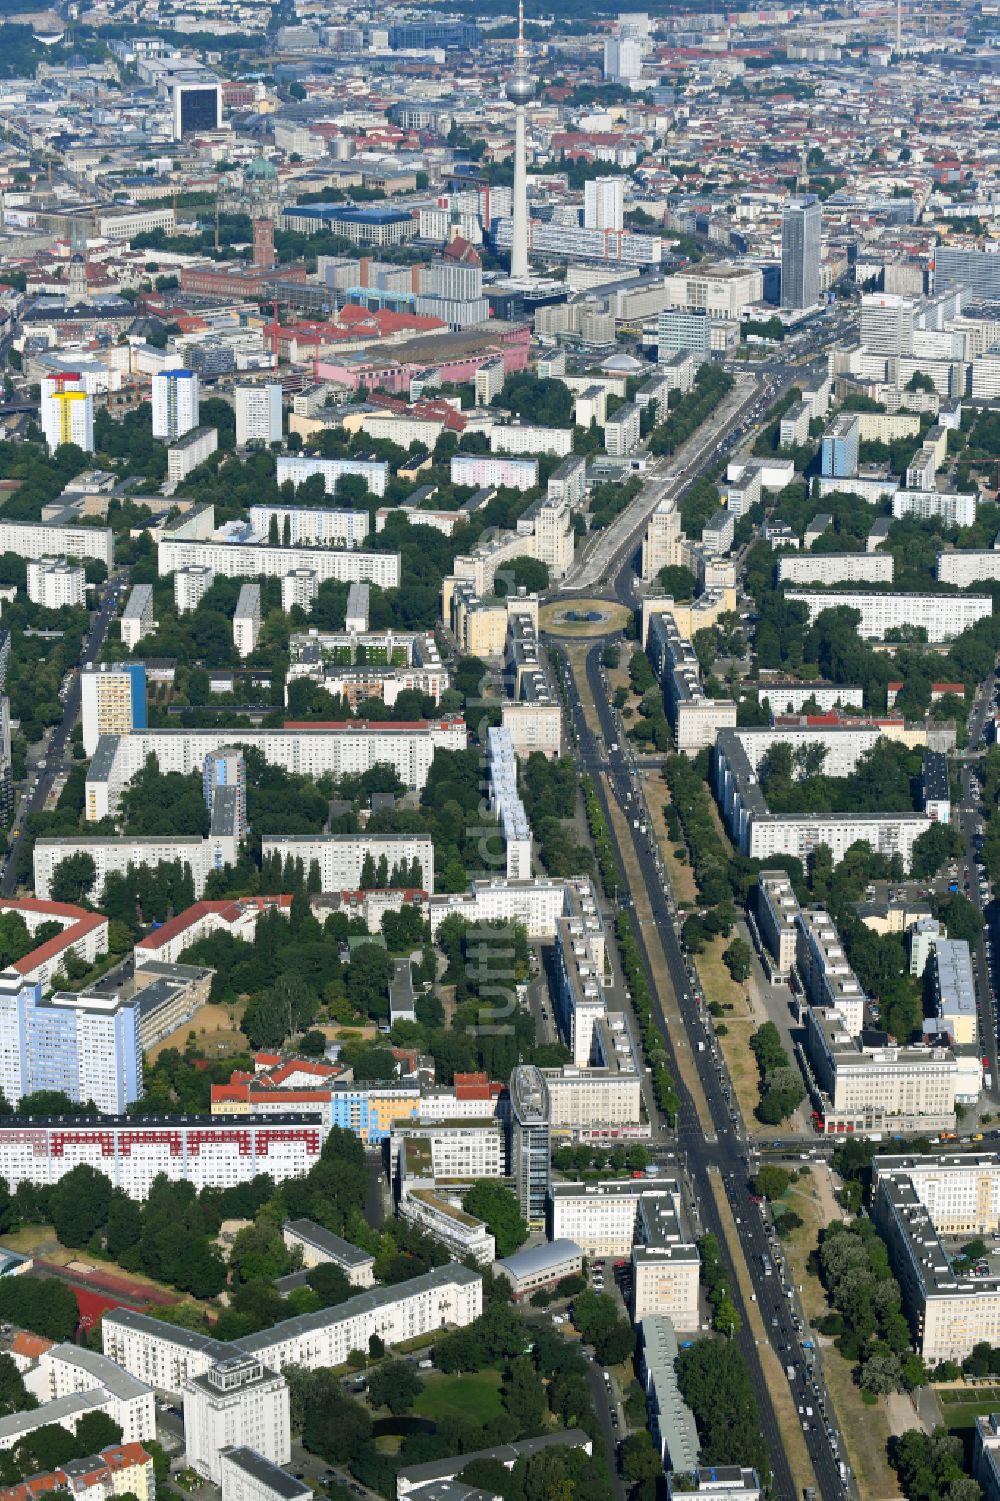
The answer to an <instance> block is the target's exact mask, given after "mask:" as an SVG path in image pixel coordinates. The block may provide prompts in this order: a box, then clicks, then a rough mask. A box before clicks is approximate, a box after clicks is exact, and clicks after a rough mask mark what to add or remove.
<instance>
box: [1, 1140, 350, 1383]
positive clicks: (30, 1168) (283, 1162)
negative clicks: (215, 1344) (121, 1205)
mask: <svg viewBox="0 0 1000 1501" xmlns="http://www.w3.org/2000/svg"><path fill="white" fill-rule="evenodd" d="M322 1146H323V1128H322V1126H321V1124H320V1122H319V1119H318V1118H317V1117H314V1116H312V1115H269V1116H268V1117H267V1118H266V1120H262V1119H260V1118H258V1117H255V1116H245V1115H244V1116H240V1117H239V1119H238V1120H233V1119H231V1118H228V1117H225V1116H219V1117H216V1118H215V1119H213V1118H212V1117H210V1116H203V1115H199V1116H175V1117H173V1118H172V1119H170V1120H167V1119H165V1118H164V1117H152V1118H150V1117H147V1116H141V1115H136V1116H111V1115H105V1116H100V1117H83V1116H75V1117H73V1119H72V1120H70V1119H68V1118H67V1119H66V1120H63V1121H58V1120H57V1121H50V1122H38V1121H31V1122H24V1121H19V1122H17V1124H16V1125H8V1124H4V1125H0V1176H2V1177H3V1178H5V1179H6V1181H7V1183H8V1184H9V1185H10V1188H11V1191H12V1192H13V1190H14V1189H15V1188H16V1187H17V1185H18V1184H19V1183H35V1184H38V1185H40V1186H49V1187H51V1186H52V1184H54V1183H58V1182H59V1180H60V1178H61V1177H62V1176H63V1174H64V1173H68V1172H70V1171H71V1170H72V1169H73V1168H74V1167H76V1166H77V1165H78V1164H79V1163H85V1164H87V1165H88V1166H90V1167H94V1168H96V1169H97V1170H98V1172H101V1173H103V1174H104V1176H105V1177H106V1178H109V1179H110V1180H111V1184H112V1186H113V1187H115V1188H120V1189H122V1190H123V1191H124V1192H125V1193H126V1194H128V1196H129V1198H130V1199H140V1200H142V1199H146V1198H148V1196H149V1190H150V1187H151V1186H152V1182H153V1179H154V1178H155V1177H156V1176H157V1174H159V1173H165V1174H166V1176H167V1177H168V1178H169V1179H170V1180H171V1182H173V1183H179V1182H182V1181H188V1182H191V1183H193V1184H194V1186H195V1188H196V1189H197V1190H199V1191H200V1190H201V1189H203V1188H211V1187H214V1188H235V1187H236V1186H237V1185H239V1184H241V1183H249V1181H250V1180H251V1178H255V1177H256V1176H257V1175H258V1174H260V1173H267V1174H268V1175H269V1176H270V1177H271V1178H273V1179H274V1181H275V1183H279V1182H281V1183H283V1182H284V1180H285V1179H286V1178H301V1177H304V1175H305V1174H306V1173H307V1172H308V1171H309V1169H310V1168H311V1167H313V1166H314V1165H315V1164H316V1163H317V1162H318V1161H319V1155H320V1151H321V1150H322ZM104 1353H105V1355H110V1356H111V1358H112V1360H116V1361H117V1362H118V1364H119V1365H124V1366H125V1369H126V1370H129V1371H131V1373H132V1375H133V1376H138V1377H139V1379H140V1381H149V1384H150V1386H161V1385H162V1384H163V1383H162V1382H161V1381H158V1380H156V1379H155V1378H154V1377H151V1376H148V1375H144V1374H143V1372H142V1371H141V1370H136V1369H133V1368H132V1366H130V1365H128V1364H127V1363H126V1362H125V1361H123V1360H121V1359H120V1358H119V1356H118V1355H117V1354H115V1352H114V1350H109V1348H108V1344H107V1341H105V1345H104Z"/></svg>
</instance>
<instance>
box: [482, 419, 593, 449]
mask: <svg viewBox="0 0 1000 1501" xmlns="http://www.w3.org/2000/svg"><path fill="white" fill-rule="evenodd" d="M490 452H491V453H554V454H557V455H558V456H559V457H560V458H566V457H567V455H568V454H571V453H572V452H573V429H572V428H571V427H536V426H535V425H534V424H532V423H530V422H512V423H509V424H503V425H501V424H497V426H496V427H493V428H491V429H490Z"/></svg>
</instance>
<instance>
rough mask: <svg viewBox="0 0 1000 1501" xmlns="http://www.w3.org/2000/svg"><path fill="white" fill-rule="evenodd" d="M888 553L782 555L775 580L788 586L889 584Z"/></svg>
mask: <svg viewBox="0 0 1000 1501" xmlns="http://www.w3.org/2000/svg"><path fill="white" fill-rule="evenodd" d="M893 564H894V559H893V556H892V553H889V552H798V553H790V552H782V553H781V555H780V557H779V558H778V579H779V580H780V582H781V583H788V584H823V585H827V584H891V583H892V577H893Z"/></svg>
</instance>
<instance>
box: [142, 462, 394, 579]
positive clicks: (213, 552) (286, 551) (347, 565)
mask: <svg viewBox="0 0 1000 1501" xmlns="http://www.w3.org/2000/svg"><path fill="white" fill-rule="evenodd" d="M331 462H332V461H331ZM185 568H186V569H192V568H203V569H206V570H207V571H208V572H210V573H212V574H219V575H221V576H222V577H223V578H258V577H265V578H283V577H284V576H285V574H286V573H290V572H291V571H292V570H293V569H296V568H308V569H312V570H313V571H314V572H315V573H316V576H317V578H318V580H319V582H320V583H323V582H324V581H325V580H326V579H336V580H337V581H338V582H341V583H352V582H354V581H357V582H360V583H371V584H378V585H379V587H380V588H382V589H395V588H397V587H398V584H399V553H398V552H382V553H378V552H357V551H349V550H348V551H341V550H338V549H334V548H331V547H292V546H288V547H285V546H284V545H281V546H276V545H272V544H270V543H266V542H260V543H254V542H241V541H239V540H235V541H232V542H225V541H197V540H188V539H186V538H178V537H168V536H163V537H161V538H160V543H159V547H158V548H157V570H158V572H159V574H160V576H161V577H163V575H164V574H168V573H177V572H178V571H179V570H181V569H185Z"/></svg>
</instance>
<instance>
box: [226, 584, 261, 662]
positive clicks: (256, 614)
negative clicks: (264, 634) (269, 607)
mask: <svg viewBox="0 0 1000 1501" xmlns="http://www.w3.org/2000/svg"><path fill="white" fill-rule="evenodd" d="M261 624H262V611H261V605H260V585H259V584H243V585H241V587H240V593H239V598H238V599H237V601H236V609H235V611H234V613H233V645H234V646H235V648H236V651H237V654H238V655H239V656H240V657H241V658H246V657H249V656H252V655H253V653H254V652H255V651H256V650H257V642H258V641H259V640H260V630H261Z"/></svg>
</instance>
